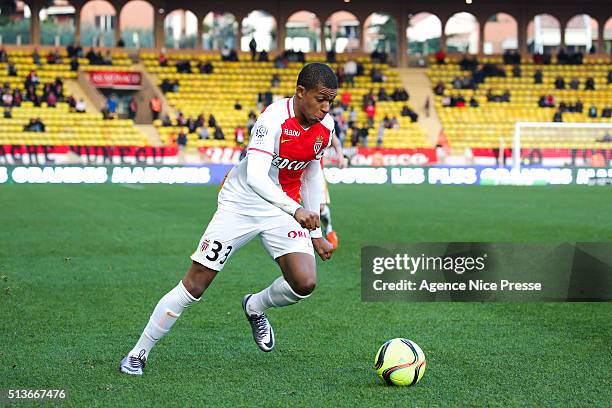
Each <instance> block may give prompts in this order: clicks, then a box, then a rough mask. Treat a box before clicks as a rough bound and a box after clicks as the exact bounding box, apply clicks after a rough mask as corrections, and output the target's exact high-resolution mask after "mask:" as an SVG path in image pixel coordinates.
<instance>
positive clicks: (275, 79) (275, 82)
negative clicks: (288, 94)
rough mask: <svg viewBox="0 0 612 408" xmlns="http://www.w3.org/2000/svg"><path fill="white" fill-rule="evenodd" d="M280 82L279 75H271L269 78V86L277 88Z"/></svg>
mask: <svg viewBox="0 0 612 408" xmlns="http://www.w3.org/2000/svg"><path fill="white" fill-rule="evenodd" d="M280 83H281V81H280V76H279V75H278V74H274V75H272V79H271V80H270V86H271V87H272V88H278V87H280Z"/></svg>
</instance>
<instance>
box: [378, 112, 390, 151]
mask: <svg viewBox="0 0 612 408" xmlns="http://www.w3.org/2000/svg"><path fill="white" fill-rule="evenodd" d="M386 119H387V117H386V116H385V119H384V120H381V121H380V125H378V135H377V136H376V147H381V146H382V144H383V137H384V135H385V125H386V122H387V120H386Z"/></svg>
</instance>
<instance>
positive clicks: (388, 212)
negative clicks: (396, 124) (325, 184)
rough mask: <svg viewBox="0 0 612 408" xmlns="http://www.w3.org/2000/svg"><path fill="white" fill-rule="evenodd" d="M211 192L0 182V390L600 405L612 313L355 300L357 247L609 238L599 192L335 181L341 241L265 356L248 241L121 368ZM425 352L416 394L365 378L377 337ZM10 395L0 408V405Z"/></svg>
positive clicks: (587, 306) (370, 373)
mask: <svg viewBox="0 0 612 408" xmlns="http://www.w3.org/2000/svg"><path fill="white" fill-rule="evenodd" d="M216 192H217V189H216V187H197V186H188V187H187V186H143V187H138V188H126V187H124V186H112V185H101V186H92V185H89V186H85V185H79V186H49V185H41V186H37V185H28V186H23V185H22V186H19V185H11V186H1V187H0V209H1V212H0V241H1V245H0V311H1V312H2V318H1V319H0V390H6V389H8V388H64V389H67V390H68V393H69V400H68V401H67V402H66V405H68V406H70V405H74V406H104V407H107V406H125V405H128V404H129V405H138V406H147V407H150V406H169V405H171V406H207V407H209V406H231V407H235V406H267V407H293V406H322V407H329V406H364V407H380V406H421V407H430V406H466V405H467V406H491V405H494V406H502V407H506V406H521V407H522V406H605V405H608V404H609V403H610V401H612V317H611V316H612V304H611V303H362V302H361V301H360V273H359V268H360V266H359V254H360V248H361V246H362V245H365V244H368V243H381V242H387V243H394V242H429V241H517V242H519V241H533V242H537V241H563V240H568V241H609V240H610V239H611V238H612V216H611V214H610V209H611V208H612V190H610V189H609V188H607V187H592V188H587V187H532V188H518V187H442V186H419V187H412V186H395V187H392V186H332V195H333V203H332V204H333V205H332V210H333V221H334V226H335V227H336V229H337V231H338V234H339V237H340V240H341V244H340V250H339V251H338V252H337V253H336V254H335V256H334V258H333V259H332V260H331V261H330V262H327V263H322V262H319V267H318V286H317V289H316V291H315V293H314V295H313V296H312V297H311V298H310V299H308V300H307V301H304V302H302V303H300V304H298V305H295V306H292V307H289V308H285V309H278V310H272V311H271V312H270V313H269V317H270V320H271V322H272V324H273V325H274V328H275V331H276V336H277V345H276V348H275V350H274V351H273V352H272V353H262V352H260V351H259V350H258V349H257V348H256V346H255V344H254V343H253V341H252V339H251V333H250V328H249V326H248V324H247V322H246V321H245V319H244V317H243V314H242V309H241V305H240V304H241V299H242V296H243V295H244V294H245V293H247V292H251V291H256V290H259V289H261V288H263V287H264V286H267V285H268V284H269V283H270V282H271V281H272V280H273V279H274V278H275V277H276V276H278V274H279V271H278V270H277V267H276V265H275V264H274V263H273V262H272V261H271V260H270V259H269V257H268V255H267V254H266V253H265V251H264V250H263V247H262V245H261V243H260V242H259V240H254V241H253V242H251V243H250V244H249V245H248V246H247V247H245V248H244V249H243V250H241V251H240V252H238V253H236V254H234V256H233V257H232V259H231V262H229V264H228V265H227V267H226V268H225V270H224V271H223V272H222V275H221V276H219V277H218V278H217V279H216V280H215V282H214V283H213V285H212V286H211V288H210V289H209V290H208V291H207V292H206V293H205V295H204V298H203V300H202V301H201V302H200V303H198V304H196V305H194V306H192V307H191V308H190V309H189V310H187V311H186V312H185V313H184V314H183V316H182V317H181V319H180V320H179V322H178V323H177V324H176V325H175V327H174V328H173V330H172V331H171V333H170V334H169V335H168V336H167V337H166V338H164V339H163V340H162V341H161V342H160V343H159V344H158V345H157V347H156V348H155V349H154V350H153V351H152V353H151V355H150V359H149V364H148V365H147V367H146V373H145V376H144V377H142V378H133V377H128V376H125V375H121V374H119V372H118V371H117V368H118V364H119V361H120V359H121V357H122V356H123V355H124V353H126V352H127V351H128V350H129V349H130V348H131V347H132V345H133V344H134V342H135V341H136V339H137V338H138V336H139V335H140V333H141V330H142V328H143V327H144V325H145V323H146V322H147V319H148V317H149V314H150V313H151V311H152V309H153V307H154V306H155V304H156V302H157V301H158V300H159V298H160V297H161V296H162V295H163V294H164V293H165V292H166V291H168V290H169V289H170V288H172V287H173V286H174V285H176V283H177V282H178V281H179V279H180V278H181V277H182V275H183V273H184V272H185V270H186V268H187V267H188V265H189V263H190V261H189V258H188V256H189V255H190V253H191V251H192V250H194V248H195V246H196V245H197V243H198V239H199V238H200V236H201V233H202V231H203V229H204V227H205V226H206V224H207V222H208V220H209V219H210V217H211V216H212V213H213V211H214V209H215V206H216ZM392 337H406V338H410V339H412V340H414V341H416V342H417V343H418V344H419V345H420V346H421V347H422V348H423V350H424V352H425V354H426V356H427V358H428V366H427V371H426V372H425V376H424V377H423V379H422V380H421V382H420V383H419V384H418V385H417V386H415V387H411V388H394V387H387V386H384V385H382V384H381V382H380V381H379V380H378V378H377V377H376V374H375V372H374V370H373V369H372V364H373V359H374V355H375V353H376V351H377V349H378V347H379V346H380V345H381V344H382V343H383V341H384V340H386V339H388V338H392ZM4 402H6V401H4ZM2 403H3V402H2V401H0V405H2Z"/></svg>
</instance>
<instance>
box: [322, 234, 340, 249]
mask: <svg viewBox="0 0 612 408" xmlns="http://www.w3.org/2000/svg"><path fill="white" fill-rule="evenodd" d="M325 238H327V240H328V241H329V243H330V244H332V246H333V248H334V251H335V250H336V249H338V236H337V235H336V231H331V232H329V234H327V236H326V237H325Z"/></svg>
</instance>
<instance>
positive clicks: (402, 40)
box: [395, 13, 408, 67]
mask: <svg viewBox="0 0 612 408" xmlns="http://www.w3.org/2000/svg"><path fill="white" fill-rule="evenodd" d="M396 19H397V20H396V21H397V26H398V30H399V32H398V34H397V56H396V58H395V60H396V61H397V66H398V67H407V66H408V39H407V38H406V29H407V28H408V15H407V14H406V13H401V15H400V16H399V17H397V16H396Z"/></svg>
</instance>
